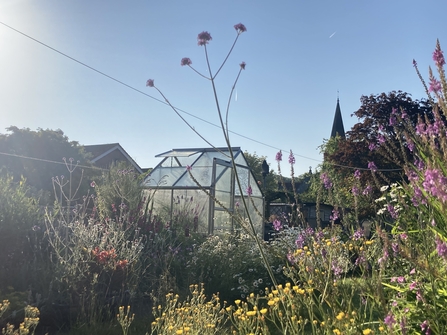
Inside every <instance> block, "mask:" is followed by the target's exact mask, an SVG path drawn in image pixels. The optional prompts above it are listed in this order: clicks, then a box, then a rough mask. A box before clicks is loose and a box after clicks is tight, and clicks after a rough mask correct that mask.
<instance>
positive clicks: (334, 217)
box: [329, 209, 339, 221]
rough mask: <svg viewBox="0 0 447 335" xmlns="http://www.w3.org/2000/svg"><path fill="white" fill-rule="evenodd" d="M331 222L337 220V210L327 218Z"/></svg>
mask: <svg viewBox="0 0 447 335" xmlns="http://www.w3.org/2000/svg"><path fill="white" fill-rule="evenodd" d="M329 218H330V219H331V220H332V221H335V220H337V219H338V218H339V213H338V210H336V209H333V210H332V215H331V216H330V217H329Z"/></svg>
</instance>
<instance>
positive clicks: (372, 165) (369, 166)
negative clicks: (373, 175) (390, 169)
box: [368, 162, 377, 172]
mask: <svg viewBox="0 0 447 335" xmlns="http://www.w3.org/2000/svg"><path fill="white" fill-rule="evenodd" d="M368 169H370V170H371V171H372V172H376V171H377V166H376V164H374V162H368Z"/></svg>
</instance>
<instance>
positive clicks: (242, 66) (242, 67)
mask: <svg viewBox="0 0 447 335" xmlns="http://www.w3.org/2000/svg"><path fill="white" fill-rule="evenodd" d="M245 65H247V64H245V62H242V63H240V64H239V66H240V67H241V69H242V70H245Z"/></svg>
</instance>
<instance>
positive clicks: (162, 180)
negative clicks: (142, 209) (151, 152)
mask: <svg viewBox="0 0 447 335" xmlns="http://www.w3.org/2000/svg"><path fill="white" fill-rule="evenodd" d="M232 152H233V155H234V161H235V166H236V172H237V175H238V176H239V180H240V183H241V190H242V192H241V190H240V188H239V187H238V184H237V182H236V177H235V173H234V170H233V168H232V163H231V158H230V151H229V149H228V148H200V149H173V150H170V151H167V152H164V153H161V154H159V155H157V156H155V157H160V158H161V159H162V160H161V162H160V163H159V164H158V165H157V166H156V167H155V168H154V169H153V170H152V171H151V173H150V174H149V175H148V176H147V177H146V178H145V179H144V181H143V186H144V188H145V192H147V193H148V195H150V197H151V200H152V204H151V206H153V207H152V211H153V213H154V214H157V215H162V214H164V215H166V216H167V217H169V218H170V224H171V225H175V224H177V225H182V227H181V228H183V229H185V232H190V231H191V232H192V231H195V232H199V233H204V234H220V233H224V232H230V231H234V230H235V229H237V228H238V227H237V226H236V224H235V220H234V219H233V218H232V216H231V215H230V214H229V213H233V214H237V215H241V216H242V217H243V218H244V219H245V218H247V216H248V215H250V217H251V218H252V220H253V223H254V225H255V228H256V231H257V233H258V234H262V233H263V227H264V225H263V218H262V217H261V216H260V215H259V213H263V212H264V198H263V194H262V191H261V189H260V187H259V185H258V182H257V181H256V180H255V178H254V176H253V173H252V172H251V171H250V168H249V167H248V164H247V160H246V158H245V156H244V154H243V152H242V151H241V149H240V148H239V147H234V148H232ZM188 170H189V172H190V173H191V175H190V173H189V172H188ZM248 193H251V194H250V196H249V194H248ZM241 197H244V198H245V200H246V204H247V207H248V210H247V211H245V210H244V209H243V206H242V198H241ZM250 198H251V199H250ZM180 221H181V222H180Z"/></svg>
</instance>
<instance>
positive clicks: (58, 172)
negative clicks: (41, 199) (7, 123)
mask: <svg viewBox="0 0 447 335" xmlns="http://www.w3.org/2000/svg"><path fill="white" fill-rule="evenodd" d="M6 130H7V133H6V134H0V169H1V170H2V171H3V173H5V172H7V173H9V174H10V175H12V176H13V177H14V180H20V179H21V178H22V177H24V178H25V179H26V181H27V183H28V184H29V185H30V186H31V187H32V188H33V190H34V191H40V190H43V191H45V192H46V193H49V194H52V193H53V191H52V190H53V184H52V178H55V177H58V178H59V180H62V179H65V181H67V180H68V176H69V171H68V169H67V165H68V167H69V166H70V164H71V165H72V167H74V166H76V164H78V163H79V164H81V165H90V164H89V160H88V156H87V154H85V153H84V151H83V148H82V147H81V146H80V145H79V143H78V142H76V141H70V140H69V139H68V137H67V136H65V135H64V132H63V131H62V130H59V129H58V130H50V129H41V128H39V129H37V131H33V130H30V129H29V128H22V129H19V128H17V127H14V126H11V127H9V128H7V129H6ZM86 172H87V171H86ZM81 174H82V169H81V168H77V169H75V170H74V172H73V173H72V177H73V178H74V179H73V182H74V184H76V182H79V180H80V178H81ZM65 181H64V182H65Z"/></svg>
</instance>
